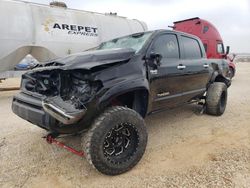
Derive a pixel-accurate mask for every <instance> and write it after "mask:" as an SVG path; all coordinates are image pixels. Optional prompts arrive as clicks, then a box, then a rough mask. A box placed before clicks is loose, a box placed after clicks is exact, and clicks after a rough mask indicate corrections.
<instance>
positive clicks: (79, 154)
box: [44, 134, 84, 157]
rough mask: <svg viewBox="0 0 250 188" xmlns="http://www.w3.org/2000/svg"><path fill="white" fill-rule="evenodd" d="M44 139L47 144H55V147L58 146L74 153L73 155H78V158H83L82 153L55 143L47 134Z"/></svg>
mask: <svg viewBox="0 0 250 188" xmlns="http://www.w3.org/2000/svg"><path fill="white" fill-rule="evenodd" d="M44 138H46V141H47V142H48V143H49V144H55V145H57V146H59V147H61V148H64V149H66V150H68V151H69V152H71V153H74V154H75V155H78V156H80V157H84V152H83V151H77V150H75V149H74V148H72V147H69V146H66V145H65V144H64V143H62V142H59V141H57V140H56V139H55V137H54V136H53V135H52V134H48V135H47V136H45V137H44Z"/></svg>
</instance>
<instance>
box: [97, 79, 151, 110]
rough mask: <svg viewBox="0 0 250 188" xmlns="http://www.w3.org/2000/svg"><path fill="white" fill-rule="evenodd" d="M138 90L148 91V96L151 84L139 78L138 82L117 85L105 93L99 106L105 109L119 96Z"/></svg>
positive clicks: (100, 99) (131, 81) (132, 81)
mask: <svg viewBox="0 0 250 188" xmlns="http://www.w3.org/2000/svg"><path fill="white" fill-rule="evenodd" d="M137 90H146V91H147V92H148V95H149V94H150V90H149V83H148V80H147V79H146V78H138V79H136V80H129V81H126V82H122V83H118V84H116V85H115V86H113V87H111V88H109V89H107V90H106V91H105V93H104V94H103V95H102V96H101V97H100V98H99V101H98V104H97V105H98V107H99V108H100V109H103V108H105V107H107V106H108V105H109V104H110V102H111V101H112V99H114V98H116V97H117V96H120V95H123V94H125V93H128V92H132V91H137Z"/></svg>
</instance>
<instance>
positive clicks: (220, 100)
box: [206, 82, 227, 116]
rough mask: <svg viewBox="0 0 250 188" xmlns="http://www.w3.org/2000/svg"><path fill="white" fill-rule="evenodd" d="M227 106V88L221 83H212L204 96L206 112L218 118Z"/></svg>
mask: <svg viewBox="0 0 250 188" xmlns="http://www.w3.org/2000/svg"><path fill="white" fill-rule="evenodd" d="M226 105H227V86H226V84H225V83H222V82H214V83H213V84H211V85H210V86H209V88H208V91H207V95H206V112H207V113H208V114H210V115H216V116H220V115H222V114H223V113H224V111H225V109H226Z"/></svg>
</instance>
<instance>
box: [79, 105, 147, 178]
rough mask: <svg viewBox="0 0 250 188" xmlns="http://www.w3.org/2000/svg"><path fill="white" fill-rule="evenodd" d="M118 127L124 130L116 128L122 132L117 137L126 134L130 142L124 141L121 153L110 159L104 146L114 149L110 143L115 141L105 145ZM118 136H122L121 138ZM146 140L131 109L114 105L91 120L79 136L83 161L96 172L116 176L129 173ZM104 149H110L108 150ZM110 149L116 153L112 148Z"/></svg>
mask: <svg viewBox="0 0 250 188" xmlns="http://www.w3.org/2000/svg"><path fill="white" fill-rule="evenodd" d="M119 126H123V129H124V127H125V128H126V129H127V130H126V129H124V130H125V131H124V130H123V129H120V130H122V133H119V134H123V132H124V133H125V132H126V131H127V133H126V135H130V136H131V141H130V142H128V144H127V142H126V146H127V148H125V149H123V153H121V154H119V152H118V154H119V155H118V156H111V155H110V153H111V152H110V153H107V151H106V150H107V148H106V147H107V146H108V147H109V146H110V145H111V146H110V147H111V150H112V152H113V149H114V148H116V147H115V146H114V147H113V149H112V146H113V145H112V144H113V143H117V142H110V141H109V142H110V143H108V144H107V142H108V141H107V139H112V138H113V137H111V136H112V135H113V134H118V131H120V130H119ZM117 127H118V128H117ZM129 131H130V132H129ZM110 132H111V133H110ZM120 136H121V137H125V136H124V135H120ZM114 137H115V138H116V137H117V138H120V139H121V142H124V140H125V139H126V138H125V139H124V138H121V137H118V136H116V135H114ZM147 138H148V135H147V131H146V127H145V124H144V120H143V119H142V117H141V116H140V115H139V114H138V113H137V112H135V111H134V110H131V109H129V108H126V107H121V106H115V107H111V108H108V109H107V110H106V111H105V112H104V113H102V114H101V115H100V116H99V117H98V118H97V119H96V120H95V121H94V123H93V124H92V126H91V128H90V129H89V130H88V131H87V132H86V133H84V134H83V135H82V147H83V150H84V153H85V157H86V159H87V161H88V162H89V163H90V164H91V165H92V166H93V167H94V168H96V169H97V170H98V171H99V172H101V173H103V174H106V175H118V174H121V173H124V172H126V171H128V170H130V169H131V168H133V167H134V166H135V165H136V164H137V163H138V162H139V161H140V159H141V158H142V156H143V154H144V152H145V149H146V145H147ZM127 140H129V139H127ZM116 141H117V140H116ZM114 145H118V146H117V147H118V148H119V142H118V144H114ZM121 145H122V144H121ZM108 149H109V150H110V148H108ZM114 150H115V151H116V149H114ZM121 150H122V149H121ZM118 151H120V149H119V150H118ZM116 154H117V153H116ZM116 154H115V155H116ZM112 155H113V154H112Z"/></svg>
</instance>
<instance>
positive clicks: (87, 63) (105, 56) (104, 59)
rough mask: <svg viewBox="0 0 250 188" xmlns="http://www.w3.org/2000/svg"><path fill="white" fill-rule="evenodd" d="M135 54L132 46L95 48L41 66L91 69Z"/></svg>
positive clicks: (123, 59) (124, 59) (127, 58)
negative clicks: (105, 48)
mask: <svg viewBox="0 0 250 188" xmlns="http://www.w3.org/2000/svg"><path fill="white" fill-rule="evenodd" d="M134 54H135V50H134V49H132V48H124V49H122V48H117V49H109V50H95V51H86V52H81V53H76V54H72V55H69V56H66V57H63V58H58V59H56V60H54V61H52V62H49V63H46V64H44V65H43V67H50V66H61V67H60V68H61V69H69V70H70V69H91V68H93V67H97V66H102V65H106V64H112V63H116V62H121V61H126V60H129V59H130V58H131V57H132V56H133V55H134Z"/></svg>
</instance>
